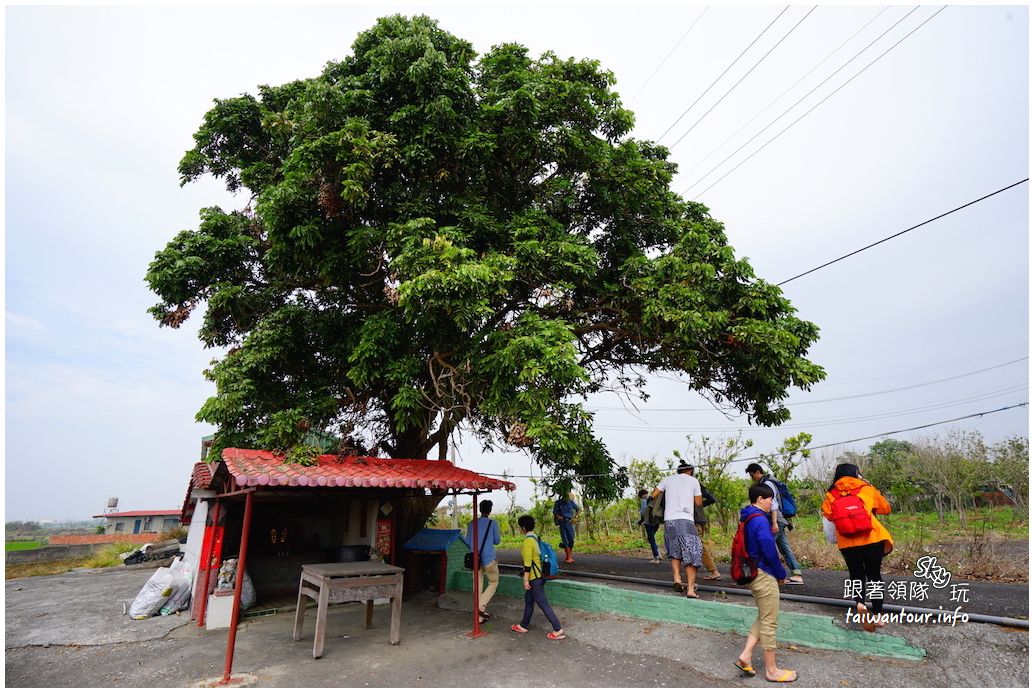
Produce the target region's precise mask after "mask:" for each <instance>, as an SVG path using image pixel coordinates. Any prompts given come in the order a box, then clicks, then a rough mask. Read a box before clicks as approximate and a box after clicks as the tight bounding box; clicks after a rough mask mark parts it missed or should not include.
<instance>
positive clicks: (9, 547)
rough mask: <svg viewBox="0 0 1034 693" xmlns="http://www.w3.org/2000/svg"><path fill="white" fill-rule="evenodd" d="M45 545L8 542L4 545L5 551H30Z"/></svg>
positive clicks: (41, 543) (31, 542) (38, 542)
mask: <svg viewBox="0 0 1034 693" xmlns="http://www.w3.org/2000/svg"><path fill="white" fill-rule="evenodd" d="M45 545H46V544H44V542H42V541H8V542H5V543H4V551H28V550H30V549H38V548H40V547H41V546H45Z"/></svg>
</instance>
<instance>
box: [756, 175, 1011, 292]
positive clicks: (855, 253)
mask: <svg viewBox="0 0 1034 693" xmlns="http://www.w3.org/2000/svg"><path fill="white" fill-rule="evenodd" d="M1029 180H1030V178H1024V179H1023V180H1019V181H1016V182H1015V183H1013V184H1012V185H1007V186H1005V187H1004V188H1002V189H1001V190H995V191H994V192H993V193H989V194H987V195H984V196H983V197H980V198H977V199H976V200H973V201H972V202H967V203H966V204H964V205H961V206H959V207H956V208H955V209H952V210H949V211H947V212H944V213H943V214H938V215H937V216H935V217H933V218H932V219H927V220H926V221H924V222H922V223H920V224H916V225H915V226H910V227H909V228H907V229H905V230H904V231H898V232H897V233H895V234H894V235H892V236H887V237H886V238H882V239H880V240H878V241H876V242H875V243H870V244H869V245H867V246H865V247H864V248H859V249H858V250H855V251H853V252H850V253H848V254H847V255H841V256H840V257H838V258H837V259H835V260H830V261H829V262H826V263H824V264H821V265H819V266H818V267H813V268H812V269H810V270H808V271H807V272H801V273H800V274H798V275H796V276H793V277H790V278H789V279H785V280H783V281H781V282H779V283H778V284H776V286H782V285H783V284H789V283H790V282H792V281H793V280H794V279H800V278H801V277H803V276H805V275H808V274H811V273H812V272H817V271H818V270H820V269H822V268H823V267H829V266H830V265H832V264H833V263H835V262H840V261H841V260H845V259H847V258H849V257H851V256H852V255H857V254H858V253H860V252H862V251H863V250H868V249H869V248H874V247H876V246H878V245H879V244H880V243H886V242H887V241H889V240H891V239H893V238H897V237H898V236H901V235H904V234H906V233H908V232H909V231H914V230H916V229H918V228H919V227H920V226H926V225H927V224H929V223H930V222H933V221H937V220H938V219H943V218H944V217H946V216H948V215H949V214H954V213H955V212H958V211H959V210H962V209H965V208H966V207H969V206H971V205H975V204H976V203H978V202H983V201H984V200H986V199H987V198H989V197H994V196H995V195H997V194H998V193H1003V192H1005V191H1006V190H1009V189H1010V188H1015V187H1016V186H1017V185H1021V184H1023V183H1026V182H1027V181H1029Z"/></svg>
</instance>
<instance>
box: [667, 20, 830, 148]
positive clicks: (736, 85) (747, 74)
mask: <svg viewBox="0 0 1034 693" xmlns="http://www.w3.org/2000/svg"><path fill="white" fill-rule="evenodd" d="M817 7H818V5H813V6H812V8H811V9H810V10H808V13H807V14H806V15H804V16H803V17H801V19H800V21H799V22H797V23H796V24H794V25H793V26H792V27H791V28H790V30H789V31H788V32H786V33H785V34H783V38H781V39H779V40H778V41H777V42H776V44H775V45H774V46H772V47H771V48H769V49H768V52H767V53H765V54H764V55H763V56H761V58H760V59H759V60H758V61H757V62H756V63H754V64H753V65H752V66H751V68H750V69H749V70H747V71H746V72H745V73H744V74H743V76H742V77H740V78H739V80H737V82H736V84H734V85H732V86H731V87H729V90H728V91H726V92H725V93H724V94H722V96H721V98H719V99H718V100H717V101H715V102H714V104H713V105H712V106H711V107H710V108H709V109H707V110H706V111H704V115H702V116H700V117H699V118H697V122H695V123H693V124H692V125H690V126H689V129H688V130H686V131H685V132H684V133H682V137H679V138H678V139H677V140H675V141H674V142H672V143H671V146H669V147H668V149H674V148H675V145H677V144H678V143H679V142H681V141H682V140H683V139H685V137H686V135H688V134H689V133H691V132H693V128H695V127H696V126H697V125H700V121H702V120H703V119H704V118H706V117H707V114H708V113H710V112H711V111H713V110H714V109H715V108H717V107H718V104H720V103H721V102H722V101H724V100H725V97H726V96H728V95H729V94H731V93H732V91H733V89H735V88H736V87H738V86H740V83H741V82H742V81H743V80H745V79H747V77H748V76H750V73H751V72H753V71H754V68H756V67H757V66H758V65H760V64H761V63H763V62H764V61H765V58H767V57H768V56H769V55H770V54H771V53H772V51H774V50H775V49H776V48H778V47H779V44H781V43H782V42H783V41H785V40H786V37H787V36H789V35H790V34H792V33H793V31H794V29H796V28H797V27H799V26H800V25H801V24H802V23H803V22H804V20H805V19H807V18H808V17H809V16H811V13H812V12H814V11H815V9H816V8H817Z"/></svg>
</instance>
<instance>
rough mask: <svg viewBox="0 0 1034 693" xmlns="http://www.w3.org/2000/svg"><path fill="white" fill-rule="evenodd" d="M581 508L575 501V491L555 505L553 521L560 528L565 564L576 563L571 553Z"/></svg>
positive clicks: (568, 493)
mask: <svg viewBox="0 0 1034 693" xmlns="http://www.w3.org/2000/svg"><path fill="white" fill-rule="evenodd" d="M579 510H581V508H579V507H578V504H577V503H576V502H575V500H574V491H568V492H567V497H566V498H558V499H557V501H556V503H553V520H554V521H555V522H556V524H557V526H558V527H559V528H560V548H562V549H563V550H564V553H565V557H564V563H574V559H573V558H572V557H571V552H572V551H573V550H574V523H575V520H577V519H578V511H579Z"/></svg>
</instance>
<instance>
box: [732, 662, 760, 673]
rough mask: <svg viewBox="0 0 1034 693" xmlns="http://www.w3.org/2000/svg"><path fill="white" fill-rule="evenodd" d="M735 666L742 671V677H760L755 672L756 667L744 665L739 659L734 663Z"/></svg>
mask: <svg viewBox="0 0 1034 693" xmlns="http://www.w3.org/2000/svg"><path fill="white" fill-rule="evenodd" d="M733 664H735V665H736V668H737V669H739V670H740V671H742V672H743V673H742V674H740V676H757V675H758V672H756V671H754V667H752V666H751V665H749V664H743V663H742V662H740V660H738V659H737V660H736V661H735V662H733Z"/></svg>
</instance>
